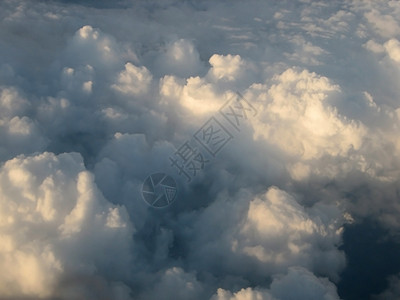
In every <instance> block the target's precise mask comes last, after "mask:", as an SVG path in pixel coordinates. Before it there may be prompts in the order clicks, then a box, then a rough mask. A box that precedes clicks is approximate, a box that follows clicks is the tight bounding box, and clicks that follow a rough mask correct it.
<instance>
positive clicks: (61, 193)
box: [0, 152, 133, 297]
mask: <svg viewBox="0 0 400 300" xmlns="http://www.w3.org/2000/svg"><path fill="white" fill-rule="evenodd" d="M0 186H1V187H0V189H1V191H2V202H1V220H2V222H1V225H0V233H1V234H0V236H1V240H2V242H1V244H2V247H1V251H0V264H1V268H2V269H6V270H9V271H8V272H5V273H3V274H2V275H1V280H0V281H1V282H2V284H1V286H0V294H1V295H2V296H10V297H14V296H35V297H47V296H50V295H52V293H53V292H54V288H55V287H56V286H57V285H58V283H59V281H60V280H61V279H62V278H63V277H64V276H70V275H71V274H76V275H77V276H79V275H83V276H88V275H93V274H96V273H97V272H102V271H101V269H104V270H105V269H108V268H109V266H110V265H114V269H113V270H111V269H110V270H109V275H110V276H111V277H113V276H116V275H117V274H119V276H121V275H122V273H121V271H122V272H123V269H124V267H123V265H124V264H126V263H127V262H129V260H130V259H131V254H130V250H131V244H130V243H129V240H130V238H131V235H132V233H133V227H132V225H131V223H130V221H129V218H128V214H127V212H126V210H125V209H124V208H123V207H119V206H113V205H110V204H109V203H108V202H107V201H106V200H105V199H104V197H103V196H102V195H101V193H100V192H99V190H98V189H97V187H96V185H95V184H94V182H93V176H92V175H91V174H90V173H89V172H88V171H86V170H85V168H84V166H83V162H82V158H81V156H80V155H79V154H76V153H75V154H61V155H59V156H55V155H54V154H51V153H46V152H45V153H43V154H40V155H36V156H29V157H24V156H19V157H16V158H14V159H12V160H10V161H8V162H6V163H5V164H4V166H3V167H2V168H1V171H0ZM83 244H84V245H85V247H81V246H82V245H83ZM116 245H118V247H116ZM99 249H102V251H98V250H99ZM117 258H118V259H117ZM117 276H118V275H117ZM60 288H61V289H63V288H62V287H60ZM84 288H85V287H84ZM63 292H65V291H63Z"/></svg>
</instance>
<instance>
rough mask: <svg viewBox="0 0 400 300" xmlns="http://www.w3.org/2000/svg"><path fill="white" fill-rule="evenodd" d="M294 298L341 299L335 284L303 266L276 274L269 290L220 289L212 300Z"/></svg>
mask: <svg viewBox="0 0 400 300" xmlns="http://www.w3.org/2000/svg"><path fill="white" fill-rule="evenodd" d="M245 299H257V300H258V299H260V300H261V299H262V300H292V299H293V300H294V299H323V300H335V299H340V298H339V296H338V295H337V292H336V288H335V286H334V285H333V284H332V283H331V282H329V281H328V280H326V279H324V278H317V277H315V276H314V275H313V274H312V273H310V272H308V271H307V270H306V269H303V268H298V267H297V268H296V267H293V268H290V269H289V271H288V273H287V274H286V275H283V276H276V278H274V280H273V281H272V283H271V288H270V289H269V290H265V289H264V290H263V289H261V290H260V289H251V288H246V289H242V290H240V291H238V292H236V293H234V294H232V293H231V292H229V291H225V290H223V289H219V290H218V292H217V295H215V296H214V297H213V298H211V300H245Z"/></svg>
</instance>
